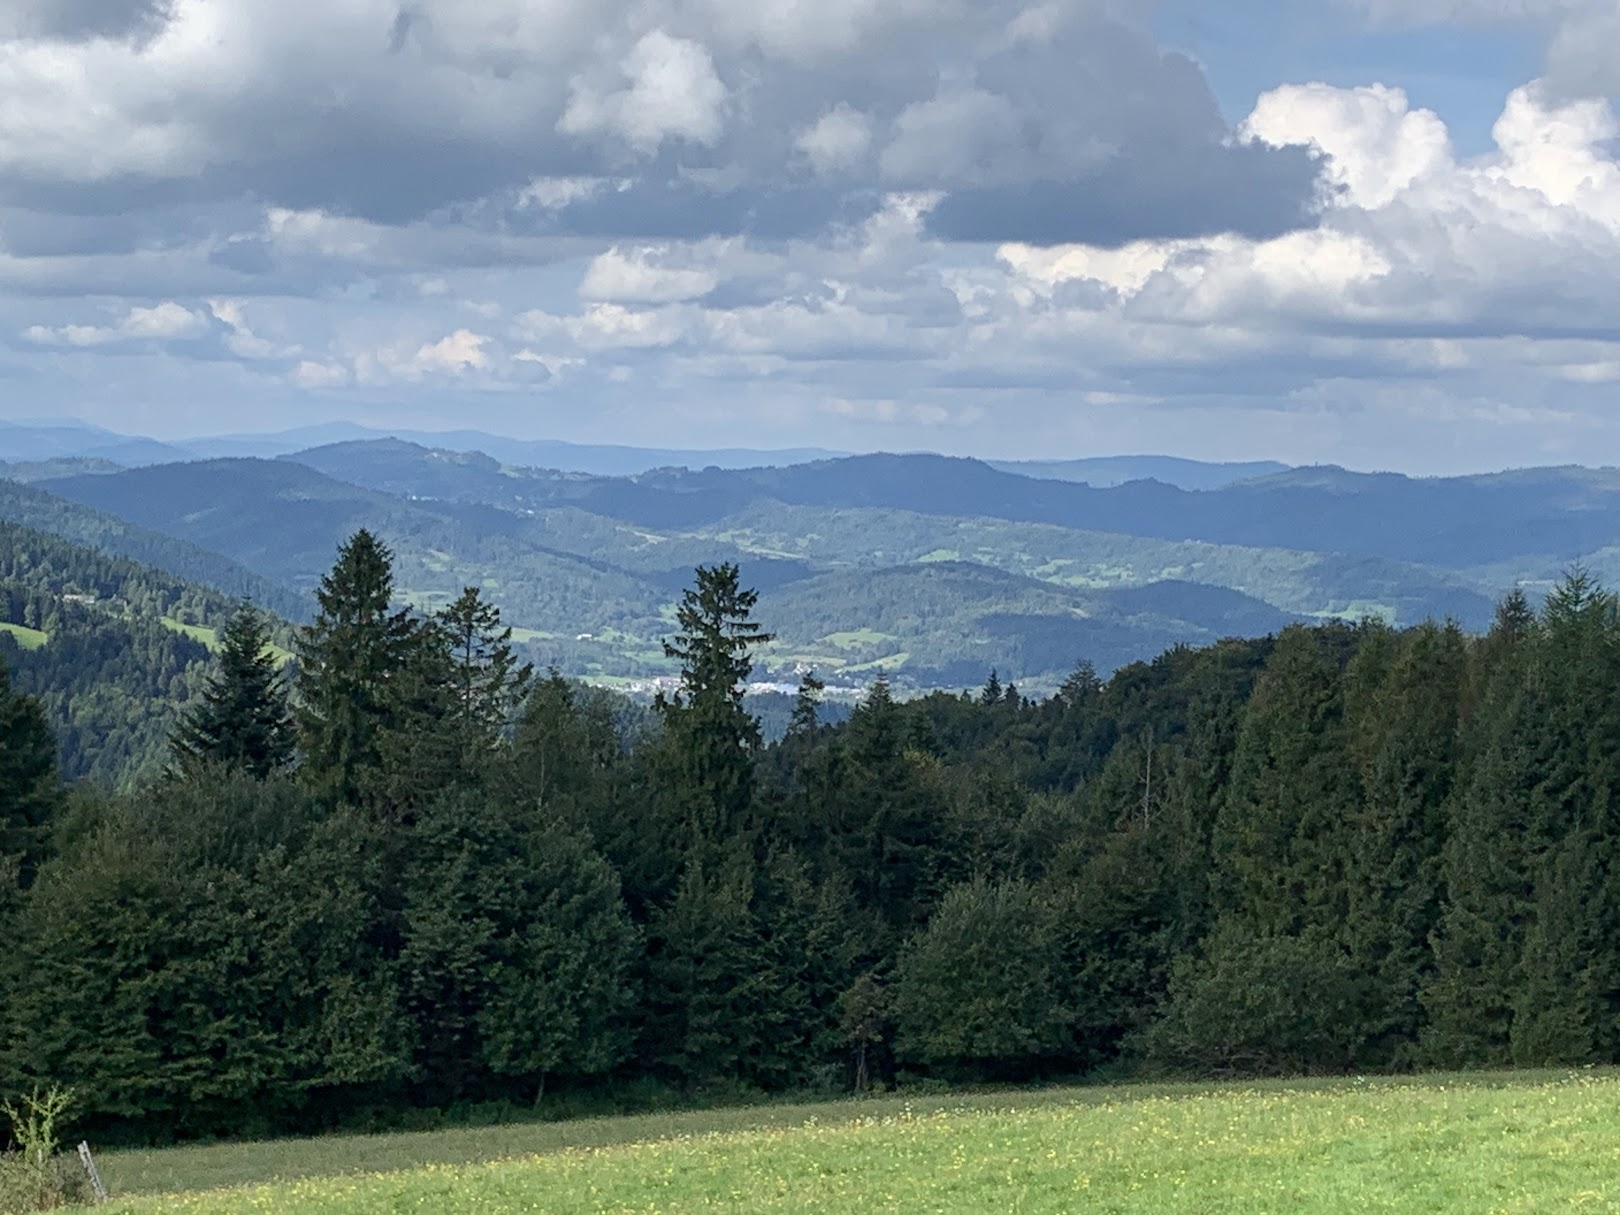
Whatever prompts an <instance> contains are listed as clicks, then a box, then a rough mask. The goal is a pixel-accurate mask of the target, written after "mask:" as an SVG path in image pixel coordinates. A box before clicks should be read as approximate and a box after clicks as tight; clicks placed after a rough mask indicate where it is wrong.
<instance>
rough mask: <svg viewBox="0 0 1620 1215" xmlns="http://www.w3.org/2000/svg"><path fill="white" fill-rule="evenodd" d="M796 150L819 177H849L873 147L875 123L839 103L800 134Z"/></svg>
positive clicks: (795, 142) (844, 104)
mask: <svg viewBox="0 0 1620 1215" xmlns="http://www.w3.org/2000/svg"><path fill="white" fill-rule="evenodd" d="M794 146H795V147H797V148H798V150H799V151H800V152H802V153H803V154H804V157H805V159H806V160H807V161H809V163H810V167H811V168H812V169H814V170H815V171H816V172H817V173H819V174H822V175H829V174H833V173H848V172H852V171H853V170H855V169H857V168H859V167H860V164H861V162H862V161H864V160H865V159H866V154H867V151H868V150H869V149H870V148H871V146H872V121H871V119H869V118H868V117H867V116H866V115H865V114H862V113H861V112H860V111H859V110H856V109H853V108H851V107H850V106H849V105H848V104H846V103H844V102H839V103H838V104H837V105H836V106H834V107H833V108H832V109H830V110H828V111H827V112H826V113H825V114H823V115H822V116H821V117H820V118H818V119H816V121H815V124H814V125H813V126H809V127H806V128H805V129H804V130H802V131H801V132H799V137H798V139H796V140H795V141H794Z"/></svg>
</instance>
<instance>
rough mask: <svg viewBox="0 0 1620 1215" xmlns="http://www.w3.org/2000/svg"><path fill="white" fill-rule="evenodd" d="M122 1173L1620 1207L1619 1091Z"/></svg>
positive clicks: (709, 1190) (374, 1194) (1428, 1083)
mask: <svg viewBox="0 0 1620 1215" xmlns="http://www.w3.org/2000/svg"><path fill="white" fill-rule="evenodd" d="M103 1173H104V1175H105V1176H106V1178H107V1180H108V1182H109V1183H110V1184H111V1186H112V1187H113V1189H114V1191H115V1196H114V1201H113V1203H112V1204H111V1205H110V1206H109V1207H106V1208H103V1209H104V1210H108V1211H111V1212H128V1213H130V1215H135V1213H137V1212H157V1211H207V1212H219V1213H220V1215H235V1213H238V1212H263V1211H276V1212H302V1211H308V1212H331V1213H333V1215H337V1213H342V1215H372V1213H374V1212H375V1213H381V1212H398V1211H417V1210H420V1211H476V1212H485V1213H489V1215H500V1213H504V1212H520V1211H522V1212H536V1211H543V1212H550V1213H552V1215H566V1213H573V1212H578V1213H581V1215H585V1213H590V1215H608V1213H628V1212H653V1213H661V1215H682V1213H686V1212H782V1213H784V1215H786V1213H788V1212H810V1213H818V1212H820V1213H826V1215H857V1213H860V1215H865V1213H868V1212H896V1213H899V1212H934V1213H941V1215H980V1213H983V1212H1019V1213H1022V1215H1037V1213H1042V1215H1045V1213H1050V1215H1057V1213H1059V1212H1064V1213H1067V1212H1088V1213H1090V1212H1097V1213H1110V1212H1112V1213H1127V1212H1129V1213H1136V1212H1141V1213H1143V1215H1147V1213H1149V1212H1152V1213H1156V1215H1157V1213H1169V1215H1175V1213H1185V1215H1194V1213H1197V1215H1215V1213H1221V1212H1231V1213H1233V1215H1237V1213H1239V1212H1241V1213H1243V1215H1256V1213H1265V1212H1275V1213H1277V1215H1283V1213H1287V1215H1312V1213H1315V1212H1365V1211H1380V1212H1394V1213H1404V1212H1411V1213H1412V1215H1418V1213H1419V1212H1423V1213H1430V1212H1435V1211H1459V1212H1470V1213H1485V1212H1503V1213H1506V1212H1543V1211H1555V1210H1558V1211H1563V1210H1614V1209H1617V1208H1620V1079H1617V1078H1616V1076H1615V1074H1614V1073H1612V1072H1574V1073H1536V1074H1526V1075H1520V1076H1468V1077H1461V1076H1444V1077H1430V1078H1426V1079H1422V1080H1359V1079H1357V1080H1344V1081H1336V1082H1313V1083H1291V1084H1290V1083H1276V1084H1258V1085H1253V1086H1244V1087H1241V1088H1226V1089H1223V1088H1219V1087H1214V1086H1179V1087H1177V1086H1164V1087H1154V1088H1147V1087H1132V1088H1085V1089H1070V1090H1045V1091H1041V1092H1036V1093H1014V1094H1007V1093H1003V1094H987V1095H977V1096H972V1097H945V1098H930V1099H920V1098H919V1099H912V1100H904V1099H900V1098H885V1099H876V1100H867V1101H852V1102H843V1103H836V1104H825V1105H789V1106H774V1107H762V1108H754V1109H740V1110H729V1111H717V1112H702V1113H686V1114H668V1115H656V1116H646V1117H634V1118H609V1119H590V1120H581V1121H578V1122H566V1123H549V1124H546V1123H541V1124H534V1125H529V1126H515V1127H512V1126H509V1127H498V1128H488V1129H469V1130H458V1131H445V1132H430V1133H422V1134H414V1135H386V1136H372V1137H349V1138H336V1137H334V1138H327V1139H317V1140H305V1141H291V1140H289V1141H282V1142H276V1143H267V1144H258V1145H219V1146H210V1147H195V1148H179V1149H173V1150H168V1151H159V1152H124V1153H110V1154H108V1155H107V1156H106V1158H105V1162H104V1165H103ZM141 1191H144V1193H142V1192H141Z"/></svg>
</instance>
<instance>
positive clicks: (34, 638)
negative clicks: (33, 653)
mask: <svg viewBox="0 0 1620 1215" xmlns="http://www.w3.org/2000/svg"><path fill="white" fill-rule="evenodd" d="M0 632H6V633H10V634H11V635H12V636H13V637H15V638H16V639H17V644H18V645H20V646H21V647H22V648H23V649H25V650H37V649H39V647H40V646H42V645H44V644H45V643H46V642H47V641H49V640H50V636H49V634H46V633H42V632H40V631H39V630H38V629H31V628H29V627H28V626H27V625H23V624H8V623H6V622H5V621H3V620H0Z"/></svg>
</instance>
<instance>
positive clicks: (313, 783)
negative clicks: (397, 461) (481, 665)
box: [296, 528, 417, 803]
mask: <svg viewBox="0 0 1620 1215" xmlns="http://www.w3.org/2000/svg"><path fill="white" fill-rule="evenodd" d="M392 561H393V557H392V554H391V553H390V552H389V551H388V549H387V547H386V546H384V545H383V544H382V543H381V542H380V541H379V540H378V539H377V538H376V537H375V536H373V535H372V534H371V533H370V532H369V531H367V530H365V529H364V528H362V529H361V530H360V531H358V532H356V533H355V534H354V535H353V536H352V537H350V538H349V540H348V542H347V543H345V544H344V545H343V547H342V548H341V549H339V550H338V559H337V562H336V564H335V565H334V566H333V567H332V571H331V572H330V573H329V574H327V575H326V576H325V577H324V578H322V579H321V585H320V587H319V588H318V589H317V590H316V592H315V598H316V601H317V603H318V604H319V606H320V611H319V614H318V615H317V616H316V618H315V623H314V624H312V625H310V626H309V627H307V628H305V629H304V630H303V631H302V633H301V634H300V636H299V639H298V660H299V671H298V685H297V709H296V711H297V718H298V735H299V749H300V751H301V752H302V755H303V765H302V768H301V771H302V773H303V775H304V776H305V778H306V780H307V781H308V782H309V784H310V787H311V788H312V789H313V790H314V791H316V792H317V793H319V794H320V795H322V796H323V797H325V798H327V799H329V800H331V801H335V802H348V803H358V802H359V801H360V798H361V793H362V788H363V787H364V786H365V785H366V784H367V782H368V780H369V779H370V778H371V777H372V776H374V774H375V771H376V769H377V767H378V750H377V744H378V739H379V738H380V736H381V735H382V734H383V732H384V731H385V730H387V729H388V728H389V727H391V726H393V725H395V724H396V723H397V719H398V717H399V716H400V714H399V712H398V707H399V706H398V701H399V697H398V685H399V682H400V675H401V672H402V671H404V670H405V668H406V666H407V665H408V663H409V662H410V659H411V649H412V645H413V643H414V641H415V634H416V632H417V626H416V625H415V623H414V622H413V621H412V619H411V617H410V614H409V612H407V611H404V610H396V609H395V608H394V607H393V606H392V603H391V600H392V598H393V591H394V578H393V566H392Z"/></svg>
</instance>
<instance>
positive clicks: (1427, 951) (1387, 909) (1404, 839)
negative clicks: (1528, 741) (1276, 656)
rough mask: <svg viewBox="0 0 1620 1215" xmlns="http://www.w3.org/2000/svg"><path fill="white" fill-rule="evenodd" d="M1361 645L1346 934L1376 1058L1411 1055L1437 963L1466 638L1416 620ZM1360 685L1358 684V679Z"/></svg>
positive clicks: (1390, 1060)
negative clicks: (1378, 641)
mask: <svg viewBox="0 0 1620 1215" xmlns="http://www.w3.org/2000/svg"><path fill="white" fill-rule="evenodd" d="M1387 641H1388V644H1386V645H1368V646H1364V647H1363V649H1362V650H1361V652H1360V653H1358V654H1357V655H1356V658H1355V660H1354V661H1353V662H1352V664H1351V668H1350V671H1349V672H1348V677H1347V678H1348V682H1349V684H1350V685H1351V688H1352V689H1356V690H1358V691H1360V692H1361V693H1363V694H1360V695H1355V694H1353V695H1351V696H1350V697H1349V700H1350V701H1351V713H1352V721H1351V730H1352V734H1353V739H1354V741H1353V744H1352V745H1353V750H1354V752H1355V756H1356V761H1357V764H1358V766H1359V768H1360V770H1361V781H1360V785H1361V790H1362V800H1361V806H1360V809H1359V811H1358V812H1357V813H1356V814H1355V815H1354V816H1353V818H1352V821H1351V840H1350V855H1349V861H1348V871H1347V874H1348V878H1349V902H1348V910H1347V914H1346V917H1345V920H1344V923H1343V925H1342V926H1341V928H1340V932H1339V940H1340V942H1341V944H1342V945H1343V947H1344V950H1345V952H1346V954H1347V955H1348V956H1349V958H1350V960H1351V962H1352V963H1353V965H1354V966H1355V967H1356V969H1357V971H1358V973H1360V974H1361V975H1362V976H1363V978H1364V980H1365V989H1364V990H1365V992H1366V996H1367V1005H1366V1009H1365V1015H1366V1023H1365V1025H1364V1035H1365V1039H1366V1041H1365V1043H1364V1044H1363V1046H1362V1056H1361V1059H1360V1063H1361V1065H1362V1066H1365V1067H1369V1068H1388V1067H1394V1066H1406V1065H1409V1064H1411V1063H1412V1062H1414V1059H1415V1053H1416V1045H1417V1041H1418V1033H1419V1027H1420V1025H1421V1024H1422V1020H1423V1018H1422V1010H1421V1008H1420V1006H1419V1003H1418V997H1419V993H1420V992H1421V991H1422V990H1423V988H1424V987H1425V986H1426V985H1427V984H1428V983H1429V981H1430V980H1431V978H1432V977H1433V972H1434V953H1433V950H1432V947H1431V945H1430V940H1431V938H1432V936H1433V934H1434V932H1435V930H1436V928H1437V927H1438V925H1439V919H1440V912H1441V882H1440V868H1441V851H1442V849H1443V847H1444V843H1445V827H1446V820H1445V807H1446V803H1447V800H1448V799H1449V797H1450V795H1451V790H1452V785H1453V782H1454V780H1455V778H1456V773H1457V747H1458V711H1459V706H1460V705H1461V702H1462V685H1463V679H1464V674H1465V670H1466V665H1467V648H1466V644H1465V642H1464V640H1463V637H1462V634H1461V632H1459V631H1458V630H1457V629H1456V628H1455V627H1454V626H1453V627H1442V626H1440V625H1435V624H1425V625H1420V626H1419V627H1418V628H1416V629H1414V630H1412V631H1411V632H1410V633H1408V634H1406V635H1405V636H1403V637H1400V638H1395V637H1393V636H1391V637H1389V638H1387ZM1358 685H1359V686H1358Z"/></svg>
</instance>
